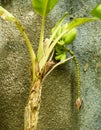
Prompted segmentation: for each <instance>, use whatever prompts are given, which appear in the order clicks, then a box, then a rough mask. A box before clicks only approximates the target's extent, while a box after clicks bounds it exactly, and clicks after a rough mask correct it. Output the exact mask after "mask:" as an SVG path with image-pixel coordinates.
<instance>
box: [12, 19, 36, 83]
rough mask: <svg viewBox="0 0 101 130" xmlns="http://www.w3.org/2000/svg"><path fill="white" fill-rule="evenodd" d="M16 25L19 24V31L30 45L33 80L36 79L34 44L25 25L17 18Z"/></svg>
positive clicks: (28, 45)
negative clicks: (27, 33) (26, 31)
mask: <svg viewBox="0 0 101 130" xmlns="http://www.w3.org/2000/svg"><path fill="white" fill-rule="evenodd" d="M14 23H15V25H16V26H17V28H18V29H19V31H20V32H21V34H22V36H23V38H24V40H25V42H26V45H27V47H28V50H29V53H30V58H31V62H32V81H34V80H35V79H36V74H35V68H36V62H35V61H36V55H35V52H34V50H33V48H32V45H31V43H30V40H29V38H28V36H27V35H26V33H25V30H24V28H23V26H22V25H21V24H20V22H19V21H18V20H17V21H15V22H14Z"/></svg>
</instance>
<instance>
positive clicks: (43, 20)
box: [37, 16, 45, 61]
mask: <svg viewBox="0 0 101 130" xmlns="http://www.w3.org/2000/svg"><path fill="white" fill-rule="evenodd" d="M44 28H45V16H43V18H42V25H41V32H40V41H39V47H38V52H37V58H38V61H40V59H41V58H42V56H43V54H44V51H43V39H44Z"/></svg>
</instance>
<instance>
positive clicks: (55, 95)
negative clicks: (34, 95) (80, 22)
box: [0, 0, 101, 130]
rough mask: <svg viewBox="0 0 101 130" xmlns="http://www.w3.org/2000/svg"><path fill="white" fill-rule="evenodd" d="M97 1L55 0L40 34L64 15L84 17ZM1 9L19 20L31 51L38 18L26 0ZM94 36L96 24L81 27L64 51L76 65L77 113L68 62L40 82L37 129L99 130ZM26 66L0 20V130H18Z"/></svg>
mask: <svg viewBox="0 0 101 130" xmlns="http://www.w3.org/2000/svg"><path fill="white" fill-rule="evenodd" d="M0 2H1V1H0ZM99 2H100V0H93V2H92V1H91V0H90V1H87V0H85V3H86V6H84V5H83V3H82V2H81V0H78V1H71V0H59V3H58V4H57V6H56V7H55V8H54V10H53V11H52V12H51V13H50V15H49V16H48V18H47V26H46V28H47V29H46V34H47V35H48V34H49V31H50V28H51V27H52V26H53V25H54V23H55V22H56V21H57V20H58V19H59V18H60V17H61V15H62V14H63V12H65V11H69V13H70V14H71V15H72V14H73V13H74V12H76V13H75V14H74V15H73V17H75V16H84V15H86V11H85V10H90V9H91V8H93V7H94V6H95V5H96V4H97V3H99ZM2 5H3V6H4V7H5V8H6V9H8V10H9V11H10V12H12V13H13V14H14V16H17V18H19V19H20V20H21V22H22V23H23V25H24V26H25V29H26V30H27V34H28V36H29V38H30V40H31V42H32V43H34V44H33V46H34V47H35V48H36V45H37V42H38V40H36V39H38V35H39V30H40V17H38V16H37V15H36V14H35V13H34V12H33V11H32V7H31V1H30V0H16V1H15V0H7V1H5V4H2ZM87 5H88V7H89V8H88V7H87ZM69 7H73V8H71V9H70V8H69ZM83 7H84V8H83ZM80 8H81V10H80V11H79V9H80ZM81 11H82V12H83V14H81V13H80V12H81ZM86 16H87V15H86ZM100 34H101V22H95V23H89V24H86V25H84V26H82V27H79V28H78V37H77V39H76V41H75V42H74V43H73V45H72V46H70V47H71V48H72V50H73V51H74V52H75V53H76V55H77V57H78V59H79V63H80V69H81V91H82V97H83V106H82V109H81V110H80V112H79V113H78V111H77V109H76V107H75V100H76V97H77V96H76V86H75V76H74V71H75V69H74V65H73V62H72V61H71V62H69V63H68V64H67V65H63V66H60V67H58V68H57V69H56V70H55V71H54V72H53V73H51V75H50V76H49V77H47V79H46V81H45V82H44V85H43V90H42V102H41V109H40V118H39V124H38V130H101V87H100V86H101V36H100ZM29 65H30V60H29V55H28V52H27V48H26V46H25V44H24V41H23V39H22V37H21V35H20V33H19V32H18V31H17V30H16V28H15V26H14V25H13V24H12V23H8V22H5V21H2V20H0V130H23V113H24V107H25V104H26V100H27V97H28V91H29V86H30V78H29V76H30V74H29V70H28V66H29Z"/></svg>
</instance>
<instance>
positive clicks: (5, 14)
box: [0, 6, 16, 22]
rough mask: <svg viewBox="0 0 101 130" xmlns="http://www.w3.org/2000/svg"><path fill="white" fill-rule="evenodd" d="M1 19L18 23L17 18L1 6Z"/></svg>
mask: <svg viewBox="0 0 101 130" xmlns="http://www.w3.org/2000/svg"><path fill="white" fill-rule="evenodd" d="M0 17H1V18H2V19H4V20H7V21H13V22H14V21H16V18H15V17H14V16H13V15H12V14H11V13H9V12H8V11H7V10H5V9H4V8H3V7H1V6H0Z"/></svg>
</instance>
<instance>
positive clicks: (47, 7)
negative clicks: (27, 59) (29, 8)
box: [32, 0, 58, 16]
mask: <svg viewBox="0 0 101 130" xmlns="http://www.w3.org/2000/svg"><path fill="white" fill-rule="evenodd" d="M57 2H58V0H32V5H33V8H34V10H35V11H36V12H37V13H38V14H39V15H41V16H43V15H44V14H45V15H47V14H48V13H49V12H50V11H51V10H52V9H53V7H54V6H55V5H56V3H57Z"/></svg>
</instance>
